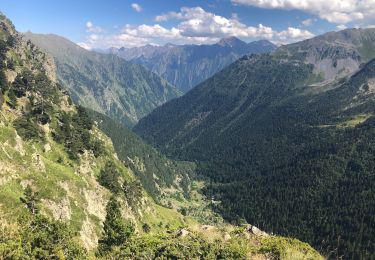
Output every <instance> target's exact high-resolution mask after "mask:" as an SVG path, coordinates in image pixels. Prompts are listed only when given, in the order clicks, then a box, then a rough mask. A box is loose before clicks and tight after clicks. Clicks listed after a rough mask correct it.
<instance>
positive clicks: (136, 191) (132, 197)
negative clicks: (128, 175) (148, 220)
mask: <svg viewBox="0 0 375 260" xmlns="http://www.w3.org/2000/svg"><path fill="white" fill-rule="evenodd" d="M122 188H123V190H124V195H125V199H126V201H127V202H128V204H129V206H131V207H133V208H134V207H136V206H137V205H138V204H139V202H140V199H141V198H142V185H141V183H140V182H139V181H138V180H134V181H130V182H129V181H125V182H124V184H123V186H122Z"/></svg>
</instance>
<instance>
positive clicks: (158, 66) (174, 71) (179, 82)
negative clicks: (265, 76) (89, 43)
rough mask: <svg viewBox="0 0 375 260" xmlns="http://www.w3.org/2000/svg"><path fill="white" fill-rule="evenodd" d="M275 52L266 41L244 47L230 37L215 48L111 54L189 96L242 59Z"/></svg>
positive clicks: (159, 48) (146, 48) (142, 49)
mask: <svg viewBox="0 0 375 260" xmlns="http://www.w3.org/2000/svg"><path fill="white" fill-rule="evenodd" d="M275 48H276V46H275V45H274V44H272V43H271V42H269V41H266V40H260V41H255V42H250V43H245V42H243V41H241V40H239V39H238V38H236V37H230V38H225V39H222V40H220V41H219V42H218V43H216V44H213V45H173V44H167V45H165V46H154V45H146V46H143V47H137V48H130V49H117V50H113V49H112V50H110V51H111V52H112V53H114V54H116V55H117V56H119V57H121V58H124V59H126V60H128V61H130V62H132V63H136V64H141V65H144V66H145V67H147V68H148V69H150V70H151V71H153V72H155V73H156V74H158V75H160V76H161V77H162V78H164V79H166V80H167V81H168V82H170V83H172V84H173V85H175V86H177V87H178V88H179V89H180V90H181V91H183V92H187V91H188V90H190V89H191V88H193V87H194V86H195V85H197V84H198V83H200V82H202V81H204V80H206V79H207V78H209V77H210V76H212V75H213V74H215V73H216V72H218V71H220V70H221V69H223V68H224V67H226V66H227V65H229V64H230V63H232V62H234V61H235V60H237V59H238V58H240V57H242V56H243V55H245V54H251V53H265V52H270V51H272V50H274V49H275Z"/></svg>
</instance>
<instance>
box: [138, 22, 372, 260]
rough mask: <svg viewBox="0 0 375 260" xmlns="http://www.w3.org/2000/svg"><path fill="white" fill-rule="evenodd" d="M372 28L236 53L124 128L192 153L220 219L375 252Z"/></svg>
mask: <svg viewBox="0 0 375 260" xmlns="http://www.w3.org/2000/svg"><path fill="white" fill-rule="evenodd" d="M374 32H375V30H374V29H350V30H345V31H341V32H334V33H328V34H325V35H322V36H318V37H316V38H313V39H310V40H306V41H303V42H299V43H295V44H291V45H286V46H282V47H280V48H278V49H277V50H275V51H274V52H272V53H271V54H262V55H250V56H246V57H243V58H241V59H239V60H238V61H237V62H235V63H234V64H231V65H230V66H228V67H227V68H225V69H224V70H222V71H221V72H219V73H217V74H215V75H214V76H213V77H211V78H210V79H208V80H206V81H205V82H203V83H201V84H200V85H198V86H196V87H195V88H194V89H192V90H191V91H189V92H188V93H187V94H185V95H184V96H182V97H180V98H178V99H175V100H172V101H170V102H167V103H166V104H164V105H162V106H161V107H159V108H157V109H155V110H154V111H153V112H152V113H151V114H150V115H148V116H147V117H145V118H143V119H142V120H141V121H140V122H139V123H138V124H137V125H136V126H135V128H134V130H135V132H136V133H138V134H139V135H140V136H141V137H143V138H144V140H146V141H147V142H148V143H150V144H152V145H153V146H155V147H157V148H158V149H159V150H161V151H162V152H164V153H165V154H167V155H168V156H169V157H170V158H175V159H176V158H178V159H180V160H190V161H194V162H196V164H197V170H196V171H197V174H198V176H201V177H202V178H203V179H206V180H208V182H209V183H210V185H208V186H207V187H206V188H205V190H204V191H205V194H206V196H208V197H212V196H213V197H214V198H215V200H218V201H221V203H220V204H219V205H218V206H217V210H218V211H219V212H220V213H222V214H223V215H224V217H225V218H226V219H227V220H230V221H239V220H240V219H242V218H245V219H246V220H247V221H248V222H250V223H254V224H255V225H257V226H260V227H261V228H263V229H265V230H266V231H267V232H274V233H278V234H283V235H288V236H293V237H297V238H299V239H302V240H305V241H309V242H310V243H312V244H313V245H314V246H317V247H318V248H319V249H321V250H322V251H323V252H326V253H327V254H329V258H336V257H343V258H344V259H371V258H373V257H374V256H375V248H374V244H375V243H374V242H375V241H374V236H373V233H374V232H375V230H374V228H373V227H374V225H373V224H374V223H375V219H374V216H375V212H374V210H375V204H374V201H375V197H374V196H375V195H374V194H375V193H374V191H375V186H374V185H375V179H374V175H373V169H374V167H375V164H374V160H373V159H372V158H373V155H374V149H373V147H375V146H374V145H375V143H374V140H375V139H374V134H375V124H374V122H375V117H374V112H375V111H374V105H375V96H374V93H375V92H374V86H375V85H374V69H375V60H374V58H375V52H374V50H375V46H374V41H373V40H372V39H374V35H375V34H374Z"/></svg>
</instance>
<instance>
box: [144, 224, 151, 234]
mask: <svg viewBox="0 0 375 260" xmlns="http://www.w3.org/2000/svg"><path fill="white" fill-rule="evenodd" d="M142 230H143V232H145V233H149V232H150V231H151V227H150V225H149V224H147V223H144V224H143V225H142Z"/></svg>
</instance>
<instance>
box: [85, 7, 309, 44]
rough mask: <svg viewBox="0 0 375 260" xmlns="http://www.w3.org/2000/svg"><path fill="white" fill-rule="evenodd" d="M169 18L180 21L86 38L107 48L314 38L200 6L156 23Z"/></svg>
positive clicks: (159, 18)
mask: <svg viewBox="0 0 375 260" xmlns="http://www.w3.org/2000/svg"><path fill="white" fill-rule="evenodd" d="M170 19H174V20H177V24H176V25H175V26H174V27H171V28H166V27H164V26H162V25H161V24H159V23H156V24H153V25H147V24H142V25H136V26H134V25H129V24H127V25H125V26H124V27H123V28H122V30H121V31H120V32H119V33H118V34H116V35H112V36H106V37H102V36H99V35H97V34H91V35H90V36H88V37H87V42H88V44H89V45H90V46H98V45H108V47H111V46H113V47H122V46H124V47H134V46H139V45H144V44H149V43H154V44H155V43H156V44H159V43H165V42H173V43H176V44H186V43H194V44H210V43H215V42H217V41H218V40H219V39H220V38H224V37H230V36H235V37H239V38H241V39H244V40H247V41H250V40H254V39H268V40H271V41H273V42H275V43H278V44H285V43H289V42H295V41H299V40H303V39H306V38H310V37H313V36H314V35H313V34H312V33H311V32H309V31H307V30H303V29H298V28H292V27H290V28H287V29H286V30H283V31H275V30H274V29H272V28H271V27H268V26H265V25H263V24H259V25H257V26H249V25H246V24H244V23H242V22H241V21H240V20H239V18H238V16H237V15H232V16H231V17H230V18H226V17H223V16H220V15H216V14H214V13H211V12H207V11H205V10H204V9H203V8H201V7H192V8H191V7H182V8H181V10H180V11H179V12H169V13H165V14H161V15H159V16H156V17H155V21H158V22H160V23H162V22H164V21H168V20H170Z"/></svg>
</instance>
